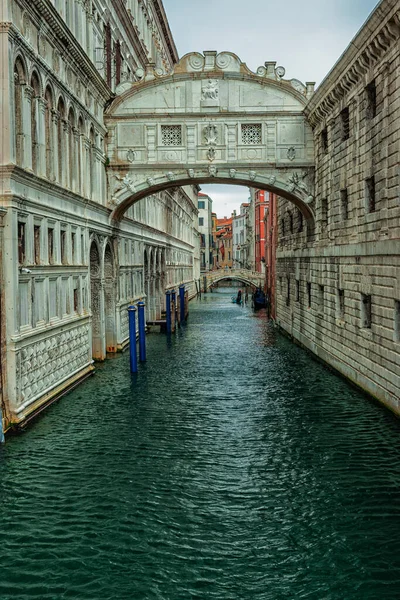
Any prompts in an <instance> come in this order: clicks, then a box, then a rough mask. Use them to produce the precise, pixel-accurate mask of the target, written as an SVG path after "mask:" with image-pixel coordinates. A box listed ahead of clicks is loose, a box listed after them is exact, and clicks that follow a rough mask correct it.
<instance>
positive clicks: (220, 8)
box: [163, 0, 378, 216]
mask: <svg viewBox="0 0 400 600" xmlns="http://www.w3.org/2000/svg"><path fill="white" fill-rule="evenodd" d="M163 1H164V6H165V10H166V12H167V16H168V19H169V22H170V26H171V30H172V33H173V35H174V38H175V43H176V45H177V48H178V52H179V55H180V56H183V55H184V54H186V53H187V52H202V51H203V50H217V51H218V52H221V51H223V50H228V51H230V52H234V53H235V54H237V55H238V56H239V58H240V59H241V60H242V61H243V62H245V63H247V66H248V67H249V68H250V69H251V70H253V71H254V70H256V69H257V67H259V66H260V65H263V64H264V62H265V61H276V62H277V65H282V66H283V67H285V69H286V75H285V79H292V78H295V79H300V81H303V82H305V81H315V82H316V83H317V85H318V84H319V83H321V81H322V80H323V78H324V77H325V75H327V73H328V72H329V71H330V69H331V68H332V67H333V65H334V64H335V62H336V61H337V60H338V58H339V57H340V55H341V54H342V52H343V51H344V50H345V49H346V47H347V46H348V44H349V43H350V41H351V39H352V38H353V37H354V35H355V34H356V33H357V31H358V30H359V29H360V27H361V26H362V24H363V23H364V21H365V20H366V19H367V17H368V15H369V14H370V13H371V11H372V10H373V9H374V8H375V6H376V5H377V4H378V2H377V0H302V1H301V2H300V1H299V0H285V1H282V0H246V1H245V2H243V0H163ZM202 189H203V191H204V192H205V193H207V194H209V195H210V196H211V197H212V198H213V200H214V204H213V206H214V211H215V212H216V213H217V214H218V216H224V215H229V214H230V213H231V212H232V210H233V209H235V208H236V209H237V208H238V207H239V205H240V203H241V202H246V201H247V198H248V195H249V191H248V189H247V188H239V187H237V186H221V185H220V186H210V185H207V186H206V185H204V186H202Z"/></svg>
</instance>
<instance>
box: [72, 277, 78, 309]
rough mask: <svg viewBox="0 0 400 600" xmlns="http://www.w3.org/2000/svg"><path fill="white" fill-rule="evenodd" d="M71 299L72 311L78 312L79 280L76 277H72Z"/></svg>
mask: <svg viewBox="0 0 400 600" xmlns="http://www.w3.org/2000/svg"><path fill="white" fill-rule="evenodd" d="M73 300H74V312H76V313H77V312H79V280H78V279H74V293H73Z"/></svg>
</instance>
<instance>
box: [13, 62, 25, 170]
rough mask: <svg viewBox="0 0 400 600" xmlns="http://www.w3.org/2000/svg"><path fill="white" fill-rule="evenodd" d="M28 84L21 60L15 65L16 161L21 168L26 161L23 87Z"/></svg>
mask: <svg viewBox="0 0 400 600" xmlns="http://www.w3.org/2000/svg"><path fill="white" fill-rule="evenodd" d="M25 84H26V73H25V68H24V65H23V63H22V60H21V59H20V58H17V60H16V61H15V65H14V111H15V160H16V164H17V165H19V166H22V165H23V161H24V122H23V120H24V115H23V86H25Z"/></svg>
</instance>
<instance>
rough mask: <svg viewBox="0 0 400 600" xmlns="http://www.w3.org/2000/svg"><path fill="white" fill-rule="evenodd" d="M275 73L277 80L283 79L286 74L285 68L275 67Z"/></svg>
mask: <svg viewBox="0 0 400 600" xmlns="http://www.w3.org/2000/svg"><path fill="white" fill-rule="evenodd" d="M275 73H276V76H277V78H278V79H283V77H285V73H286V70H285V67H276V69H275Z"/></svg>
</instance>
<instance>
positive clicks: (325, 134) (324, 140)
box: [321, 127, 328, 154]
mask: <svg viewBox="0 0 400 600" xmlns="http://www.w3.org/2000/svg"><path fill="white" fill-rule="evenodd" d="M321 149H322V153H323V154H328V128H327V127H325V129H323V130H322V131H321Z"/></svg>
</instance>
